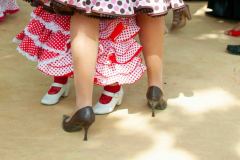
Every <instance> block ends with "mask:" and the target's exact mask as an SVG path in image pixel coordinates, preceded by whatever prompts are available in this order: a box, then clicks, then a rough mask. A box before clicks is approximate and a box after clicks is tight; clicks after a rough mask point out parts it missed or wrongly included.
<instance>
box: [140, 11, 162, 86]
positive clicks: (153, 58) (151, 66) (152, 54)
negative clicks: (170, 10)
mask: <svg viewBox="0 0 240 160" xmlns="http://www.w3.org/2000/svg"><path fill="white" fill-rule="evenodd" d="M137 23H138V25H139V26H140V28H141V30H140V33H139V38H140V41H141V44H142V45H143V55H144V59H145V62H146V65H147V74H148V86H157V87H159V88H162V84H163V81H162V72H163V39H164V26H165V21H164V16H162V17H155V18H154V17H150V16H147V15H145V14H141V15H139V16H138V17H137Z"/></svg>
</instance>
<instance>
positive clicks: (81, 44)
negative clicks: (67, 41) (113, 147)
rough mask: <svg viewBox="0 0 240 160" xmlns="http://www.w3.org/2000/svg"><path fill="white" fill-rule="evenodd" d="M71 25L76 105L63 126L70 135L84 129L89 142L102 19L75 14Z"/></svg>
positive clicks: (93, 117) (93, 118) (85, 137)
mask: <svg viewBox="0 0 240 160" xmlns="http://www.w3.org/2000/svg"><path fill="white" fill-rule="evenodd" d="M70 26H71V28H70V33H71V52H72V56H73V66H74V84H75V92H76V106H75V109H74V114H73V116H72V117H70V116H64V120H63V125H62V126H63V129H64V130H65V131H67V132H75V131H79V130H81V128H83V129H84V131H85V134H84V140H87V133H88V128H89V127H90V126H91V124H92V123H93V122H94V121H95V115H94V113H93V109H92V94H93V80H94V79H93V77H94V74H95V65H96V58H97V53H98V38H99V20H97V19H92V18H89V17H87V16H84V15H80V14H78V13H75V15H73V16H72V19H71V24H70Z"/></svg>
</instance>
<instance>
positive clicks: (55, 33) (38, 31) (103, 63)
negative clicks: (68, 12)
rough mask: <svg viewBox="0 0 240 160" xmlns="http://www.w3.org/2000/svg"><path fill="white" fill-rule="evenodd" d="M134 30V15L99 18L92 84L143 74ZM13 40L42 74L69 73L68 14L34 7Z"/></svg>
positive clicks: (123, 81) (124, 80)
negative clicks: (97, 46) (27, 21)
mask: <svg viewBox="0 0 240 160" xmlns="http://www.w3.org/2000/svg"><path fill="white" fill-rule="evenodd" d="M138 31H139V27H138V26H137V25H136V22H135V19H134V18H119V19H114V20H104V21H101V23H100V38H99V52H98V57H97V64H96V74H95V78H94V82H95V84H98V85H103V86H104V85H109V84H113V83H119V84H131V83H134V82H135V81H136V80H138V79H139V78H140V77H141V76H142V75H143V73H144V71H145V70H146V67H145V65H143V64H142V59H141V58H140V52H141V50H142V46H141V45H139V44H138V43H137V42H136V40H135V39H134V37H135V35H137V33H138ZM14 42H17V43H18V47H17V50H18V51H19V52H20V53H21V54H22V55H24V56H26V57H27V58H28V59H29V60H32V61H35V62H37V64H38V65H37V68H38V69H39V70H40V71H42V72H43V73H44V74H46V75H50V76H66V75H67V76H72V75H73V65H72V55H71V52H70V48H71V46H70V16H59V15H57V14H52V13H48V12H46V11H45V10H43V8H42V7H37V8H36V9H35V10H34V11H33V12H32V13H31V20H30V22H29V24H28V25H27V26H26V28H25V29H24V30H23V31H22V32H21V33H19V34H18V35H17V36H16V37H15V39H14Z"/></svg>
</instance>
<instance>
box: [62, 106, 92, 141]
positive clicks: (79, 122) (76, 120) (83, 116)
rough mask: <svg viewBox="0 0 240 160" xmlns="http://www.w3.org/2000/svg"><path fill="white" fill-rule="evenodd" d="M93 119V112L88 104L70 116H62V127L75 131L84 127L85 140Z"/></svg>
mask: <svg viewBox="0 0 240 160" xmlns="http://www.w3.org/2000/svg"><path fill="white" fill-rule="evenodd" d="M94 121H95V114H94V113H93V109H92V107H90V106H87V107H84V108H82V109H79V110H78V111H77V112H76V113H75V114H74V115H73V116H72V117H71V118H70V117H69V116H66V115H65V116H64V117H63V122H62V127H63V130H64V131H66V132H77V131H80V130H81V129H82V128H83V129H84V139H83V140H84V141H87V139H88V138H87V135H88V129H89V127H90V126H91V125H92V124H93V122H94Z"/></svg>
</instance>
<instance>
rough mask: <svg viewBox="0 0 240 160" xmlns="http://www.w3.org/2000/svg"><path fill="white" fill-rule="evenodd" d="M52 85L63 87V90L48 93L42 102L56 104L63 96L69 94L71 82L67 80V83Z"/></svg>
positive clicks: (53, 85)
mask: <svg viewBox="0 0 240 160" xmlns="http://www.w3.org/2000/svg"><path fill="white" fill-rule="evenodd" d="M51 87H59V88H61V90H60V91H59V92H58V93H57V94H48V93H46V94H45V95H44V96H43V98H42V100H41V103H42V104H44V105H54V104H56V103H58V102H59V100H60V98H61V97H67V96H68V93H69V87H70V85H69V82H67V83H66V84H60V83H52V85H51ZM51 87H50V88H51Z"/></svg>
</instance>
